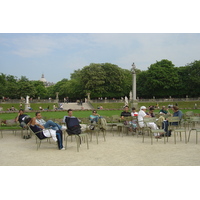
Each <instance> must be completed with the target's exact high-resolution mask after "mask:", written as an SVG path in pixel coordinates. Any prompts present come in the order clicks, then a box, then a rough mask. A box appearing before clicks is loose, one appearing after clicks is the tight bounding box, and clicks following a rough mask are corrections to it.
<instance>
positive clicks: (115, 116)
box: [112, 115, 120, 122]
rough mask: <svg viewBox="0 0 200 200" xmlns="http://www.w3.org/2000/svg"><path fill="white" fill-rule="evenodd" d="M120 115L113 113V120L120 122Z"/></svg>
mask: <svg viewBox="0 0 200 200" xmlns="http://www.w3.org/2000/svg"><path fill="white" fill-rule="evenodd" d="M119 120H120V117H119V115H112V122H119Z"/></svg>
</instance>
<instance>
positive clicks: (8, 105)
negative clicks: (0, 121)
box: [0, 103, 57, 111]
mask: <svg viewBox="0 0 200 200" xmlns="http://www.w3.org/2000/svg"><path fill="white" fill-rule="evenodd" d="M54 104H55V105H56V106H57V104H56V103H31V108H32V109H33V110H39V107H40V106H41V107H42V108H43V109H46V108H47V107H48V106H49V109H53V105H54ZM19 105H20V104H19V103H1V104H0V106H1V107H2V108H3V110H4V111H6V110H8V109H10V108H11V107H12V106H14V108H15V109H17V110H19V109H20V107H19ZM24 108H25V104H24V103H23V104H22V109H24Z"/></svg>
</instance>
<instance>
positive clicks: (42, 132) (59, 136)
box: [28, 117, 65, 150]
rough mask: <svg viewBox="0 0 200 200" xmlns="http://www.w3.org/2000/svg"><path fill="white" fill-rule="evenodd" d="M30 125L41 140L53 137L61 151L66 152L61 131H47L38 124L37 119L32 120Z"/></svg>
mask: <svg viewBox="0 0 200 200" xmlns="http://www.w3.org/2000/svg"><path fill="white" fill-rule="evenodd" d="M29 120H30V121H29V123H28V125H29V126H30V129H31V130H32V131H33V132H34V133H35V134H36V136H37V137H38V138H39V139H41V140H42V139H45V138H48V137H52V139H53V140H54V141H55V142H57V144H58V149H59V150H65V148H64V147H63V143H62V131H61V130H53V129H45V127H44V126H42V125H40V124H36V118H35V117H33V118H30V119H29Z"/></svg>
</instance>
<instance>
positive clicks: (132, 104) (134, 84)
mask: <svg viewBox="0 0 200 200" xmlns="http://www.w3.org/2000/svg"><path fill="white" fill-rule="evenodd" d="M135 70H136V66H135V64H134V63H133V64H132V68H131V71H132V75H133V80H132V81H133V83H132V84H133V85H132V95H133V99H132V103H131V107H135V108H136V109H137V108H138V102H137V99H136V72H135Z"/></svg>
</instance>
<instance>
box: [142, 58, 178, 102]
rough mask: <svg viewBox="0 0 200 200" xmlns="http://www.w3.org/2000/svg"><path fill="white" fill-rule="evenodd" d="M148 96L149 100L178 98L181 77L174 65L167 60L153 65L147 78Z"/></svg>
mask: <svg viewBox="0 0 200 200" xmlns="http://www.w3.org/2000/svg"><path fill="white" fill-rule="evenodd" d="M146 79H147V80H146V87H147V88H145V89H146V94H147V96H148V97H149V98H152V96H156V97H158V98H162V97H168V96H176V95H177V91H178V87H179V76H178V73H177V69H176V68H175V67H174V64H173V63H172V62H171V61H169V60H166V59H163V60H161V61H156V63H154V64H151V65H150V67H149V68H148V71H147V77H146Z"/></svg>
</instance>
